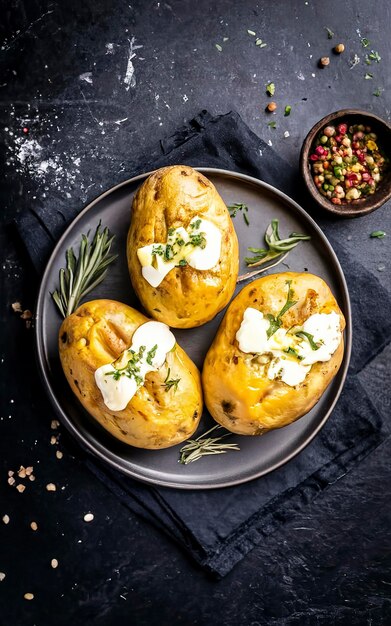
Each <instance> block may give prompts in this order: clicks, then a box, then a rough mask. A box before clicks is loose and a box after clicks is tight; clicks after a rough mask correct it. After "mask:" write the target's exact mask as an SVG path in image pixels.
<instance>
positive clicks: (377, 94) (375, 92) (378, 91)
mask: <svg viewBox="0 0 391 626" xmlns="http://www.w3.org/2000/svg"><path fill="white" fill-rule="evenodd" d="M373 95H374V96H377V97H379V96H381V89H376V91H374V92H373Z"/></svg>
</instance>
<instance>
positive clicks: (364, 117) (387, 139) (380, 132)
mask: <svg viewBox="0 0 391 626" xmlns="http://www.w3.org/2000/svg"><path fill="white" fill-rule="evenodd" d="M342 122H346V123H347V124H348V126H350V125H352V124H364V125H365V126H370V127H371V130H372V131H373V132H374V133H376V134H377V136H378V141H379V145H380V147H381V148H382V149H383V151H384V152H385V154H386V155H387V156H388V157H389V158H390V157H391V126H390V125H389V124H388V122H386V121H384V120H382V119H381V117H378V116H377V115H374V114H373V113H367V112H366V111H360V110H358V109H342V110H341V111H336V112H335V113H330V114H329V115H326V117H323V118H322V119H321V120H320V121H319V122H317V124H315V126H313V127H312V128H311V130H310V132H309V133H308V135H307V137H306V138H305V140H304V142H303V146H302V148H301V153H300V171H301V175H302V176H303V179H304V182H305V184H306V187H307V189H308V192H309V193H310V195H311V196H312V198H313V199H314V200H315V202H316V203H317V204H318V205H319V206H320V207H322V209H324V210H325V211H328V212H329V213H334V215H339V216H340V217H361V215H366V214H367V213H371V212H372V211H374V210H375V209H378V208H380V207H381V206H382V205H383V204H384V203H385V202H387V200H389V199H390V198H391V167H389V168H388V169H387V170H386V172H385V174H384V178H383V180H382V181H381V183H380V184H379V187H378V188H377V189H376V191H375V193H374V194H373V195H371V196H367V197H366V198H362V199H361V198H359V199H358V200H354V201H353V202H351V203H349V204H333V203H332V202H331V200H329V199H328V198H325V197H324V196H322V194H321V193H319V190H318V188H317V187H316V185H315V183H314V180H313V177H312V173H311V166H310V160H309V156H310V154H312V152H313V151H314V149H315V143H316V139H317V137H318V134H319V131H320V130H322V128H324V127H325V126H328V125H329V124H331V125H336V124H340V123H342Z"/></svg>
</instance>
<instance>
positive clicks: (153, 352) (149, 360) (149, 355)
mask: <svg viewBox="0 0 391 626" xmlns="http://www.w3.org/2000/svg"><path fill="white" fill-rule="evenodd" d="M156 350H157V343H156V344H155V345H154V346H153V348H151V349H150V350H149V352H148V353H147V358H146V361H147V363H148V365H152V359H154V358H155V356H156Z"/></svg>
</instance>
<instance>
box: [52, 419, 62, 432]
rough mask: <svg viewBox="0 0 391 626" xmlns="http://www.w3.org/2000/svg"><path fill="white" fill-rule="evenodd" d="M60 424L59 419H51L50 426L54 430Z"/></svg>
mask: <svg viewBox="0 0 391 626" xmlns="http://www.w3.org/2000/svg"><path fill="white" fill-rule="evenodd" d="M59 426H60V422H58V421H57V420H52V421H51V424H50V428H51V429H52V430H56V429H57V428H58V427H59Z"/></svg>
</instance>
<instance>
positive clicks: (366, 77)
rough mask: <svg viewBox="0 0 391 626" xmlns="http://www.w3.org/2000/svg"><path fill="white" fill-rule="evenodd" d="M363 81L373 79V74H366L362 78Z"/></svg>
mask: <svg viewBox="0 0 391 626" xmlns="http://www.w3.org/2000/svg"><path fill="white" fill-rule="evenodd" d="M364 78H365V80H371V79H372V78H373V74H371V73H370V72H367V73H366V74H365V76H364Z"/></svg>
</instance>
